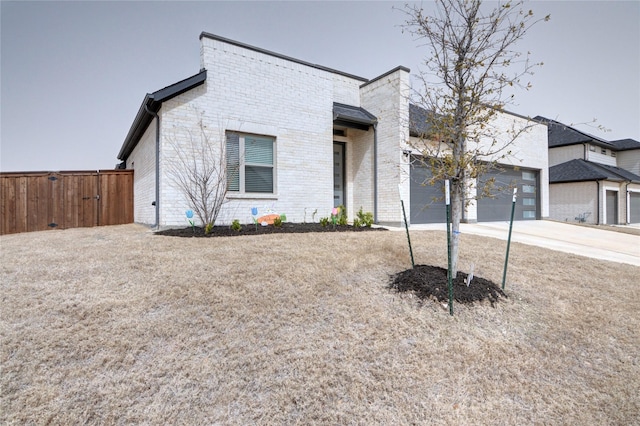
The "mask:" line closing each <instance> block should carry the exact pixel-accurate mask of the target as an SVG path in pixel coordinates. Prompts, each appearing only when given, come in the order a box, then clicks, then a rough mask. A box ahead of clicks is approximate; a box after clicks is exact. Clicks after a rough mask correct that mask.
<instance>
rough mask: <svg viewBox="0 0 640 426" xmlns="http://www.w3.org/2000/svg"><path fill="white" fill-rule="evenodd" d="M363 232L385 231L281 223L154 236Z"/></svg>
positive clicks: (161, 232) (216, 227)
mask: <svg viewBox="0 0 640 426" xmlns="http://www.w3.org/2000/svg"><path fill="white" fill-rule="evenodd" d="M364 231H386V229H384V228H367V227H366V226H362V227H358V228H355V227H353V226H351V225H342V226H340V225H336V226H335V228H334V226H333V224H329V225H327V226H322V225H320V224H319V223H283V224H282V226H273V225H269V226H261V225H258V227H257V228H256V226H255V225H241V228H240V230H238V231H236V230H233V229H231V227H229V226H214V227H213V230H212V231H211V232H210V233H208V234H205V233H204V228H200V227H197V226H196V227H195V228H191V227H187V228H179V229H167V230H164V231H158V232H156V235H168V236H171V237H239V236H242V235H264V234H302V233H307V232H364Z"/></svg>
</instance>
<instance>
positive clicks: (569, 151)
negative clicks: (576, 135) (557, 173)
mask: <svg viewBox="0 0 640 426" xmlns="http://www.w3.org/2000/svg"><path fill="white" fill-rule="evenodd" d="M584 157H585V154H584V145H583V144H577V145H568V146H559V147H557V148H549V167H553V166H555V165H558V164H562V163H566V162H567V161H571V160H576V159H584Z"/></svg>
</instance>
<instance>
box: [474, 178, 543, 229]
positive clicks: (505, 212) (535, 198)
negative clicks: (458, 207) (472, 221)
mask: <svg viewBox="0 0 640 426" xmlns="http://www.w3.org/2000/svg"><path fill="white" fill-rule="evenodd" d="M500 167H501V170H495V171H492V172H489V173H486V174H485V175H483V177H482V178H481V179H480V185H484V183H486V182H487V181H488V180H489V179H491V178H493V179H495V183H494V188H495V189H494V190H493V191H492V195H493V197H491V198H489V197H485V198H481V199H479V200H478V222H495V221H508V220H509V219H510V218H511V204H512V199H513V188H514V187H517V188H518V197H517V199H516V210H515V213H514V215H513V219H514V220H535V219H537V218H539V217H540V207H539V205H540V201H539V200H540V197H539V195H538V194H539V191H538V176H539V172H538V171H537V170H523V169H518V170H516V169H514V168H507V167H506V166H500Z"/></svg>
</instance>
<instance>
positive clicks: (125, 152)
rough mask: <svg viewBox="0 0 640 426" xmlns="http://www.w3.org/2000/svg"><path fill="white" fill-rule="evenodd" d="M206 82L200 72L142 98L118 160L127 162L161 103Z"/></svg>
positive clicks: (204, 74) (205, 72) (205, 74)
mask: <svg viewBox="0 0 640 426" xmlns="http://www.w3.org/2000/svg"><path fill="white" fill-rule="evenodd" d="M206 80H207V70H202V71H200V72H199V73H198V74H196V75H193V76H191V77H189V78H186V79H184V80H182V81H179V82H177V83H174V84H172V85H170V86H167V87H165V88H163V89H160V90H158V91H156V92H153V93H147V94H146V96H145V97H144V100H143V101H142V104H141V105H140V108H139V109H138V113H137V114H136V118H135V119H134V120H133V123H132V124H131V128H130V129H129V133H127V137H126V138H125V139H124V143H123V144H122V148H120V152H119V153H118V159H119V160H121V161H126V160H127V157H129V155H130V154H131V152H133V149H134V148H135V147H136V145H137V144H138V141H139V140H140V138H141V137H142V135H143V134H144V132H145V131H146V130H147V127H149V124H151V121H152V120H153V118H154V117H153V115H152V114H155V113H157V112H158V111H159V110H160V107H161V106H162V103H163V102H165V101H168V100H170V99H172V98H175V97H176V96H178V95H181V94H183V93H185V92H188V91H189V90H191V89H193V88H195V87H197V86H200V85H202V84H203V83H204V82H205V81H206Z"/></svg>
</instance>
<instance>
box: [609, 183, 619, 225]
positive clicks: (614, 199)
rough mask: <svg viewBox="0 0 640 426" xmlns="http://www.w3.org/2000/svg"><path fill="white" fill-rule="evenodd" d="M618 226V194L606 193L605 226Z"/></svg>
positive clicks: (614, 192)
mask: <svg viewBox="0 0 640 426" xmlns="http://www.w3.org/2000/svg"><path fill="white" fill-rule="evenodd" d="M617 224H618V192H617V191H607V225H617Z"/></svg>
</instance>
